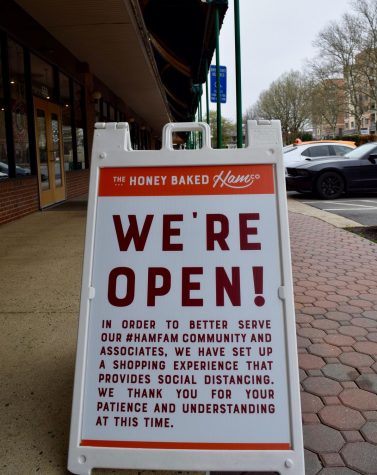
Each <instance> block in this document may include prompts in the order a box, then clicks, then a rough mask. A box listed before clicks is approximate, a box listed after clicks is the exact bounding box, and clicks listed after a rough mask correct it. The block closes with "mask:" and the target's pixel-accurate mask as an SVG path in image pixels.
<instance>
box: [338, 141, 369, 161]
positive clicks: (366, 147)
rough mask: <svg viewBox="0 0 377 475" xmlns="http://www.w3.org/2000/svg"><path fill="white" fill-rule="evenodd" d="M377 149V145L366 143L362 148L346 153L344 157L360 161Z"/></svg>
mask: <svg viewBox="0 0 377 475" xmlns="http://www.w3.org/2000/svg"><path fill="white" fill-rule="evenodd" d="M376 148H377V143H376V142H373V143H366V144H364V145H360V147H357V148H355V149H353V150H351V151H350V152H348V153H346V154H345V155H344V158H352V159H358V158H361V157H363V156H364V155H365V154H366V153H368V152H372V150H374V149H376Z"/></svg>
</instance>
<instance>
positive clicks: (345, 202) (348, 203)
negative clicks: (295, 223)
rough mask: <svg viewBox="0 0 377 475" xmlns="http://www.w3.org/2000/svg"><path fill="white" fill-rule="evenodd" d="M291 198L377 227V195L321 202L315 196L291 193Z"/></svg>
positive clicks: (365, 224) (364, 224)
mask: <svg viewBox="0 0 377 475" xmlns="http://www.w3.org/2000/svg"><path fill="white" fill-rule="evenodd" d="M289 196H290V198H293V199H295V200H297V201H299V202H301V203H304V204H306V205H309V206H312V207H314V208H317V209H320V210H323V211H327V212H328V213H333V214H336V215H338V216H343V217H344V218H348V219H352V220H353V221H356V222H357V223H360V224H361V225H363V226H377V194H376V193H373V194H368V195H363V196H360V195H358V196H352V197H344V198H341V199H337V200H319V199H317V198H315V197H314V196H313V195H303V194H300V193H296V192H289Z"/></svg>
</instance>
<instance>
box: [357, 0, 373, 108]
mask: <svg viewBox="0 0 377 475" xmlns="http://www.w3.org/2000/svg"><path fill="white" fill-rule="evenodd" d="M352 5H353V8H354V10H355V11H356V12H357V14H358V17H359V21H360V24H361V27H362V29H361V37H360V42H361V47H360V49H361V53H360V55H359V57H358V58H357V59H358V63H359V67H360V68H361V70H362V72H363V75H364V86H363V93H364V96H365V97H366V98H369V99H370V101H369V105H370V106H371V107H368V108H369V109H370V108H371V109H376V104H377V2H376V0H355V1H354V2H353V3H352Z"/></svg>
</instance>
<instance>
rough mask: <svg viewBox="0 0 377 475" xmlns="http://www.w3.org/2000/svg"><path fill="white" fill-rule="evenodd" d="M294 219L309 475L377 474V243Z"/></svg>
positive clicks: (292, 230) (306, 219)
mask: <svg viewBox="0 0 377 475" xmlns="http://www.w3.org/2000/svg"><path fill="white" fill-rule="evenodd" d="M289 220H290V233H291V247H292V265H293V279H294V293H295V303H296V321H297V336H298V339H297V340H298V341H297V343H298V352H299V366H300V381H301V388H302V419H303V431H304V446H305V466H306V475H316V474H318V475H352V474H364V475H377V362H376V361H377V244H373V243H371V242H370V241H368V240H366V239H364V238H361V237H359V236H357V235H355V234H352V233H350V232H348V231H345V230H343V229H339V228H336V227H334V226H333V225H331V224H328V223H326V222H324V221H321V220H318V219H317V218H313V217H310V216H304V215H301V214H296V213H290V217H289Z"/></svg>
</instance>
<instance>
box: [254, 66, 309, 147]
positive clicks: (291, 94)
mask: <svg viewBox="0 0 377 475" xmlns="http://www.w3.org/2000/svg"><path fill="white" fill-rule="evenodd" d="M309 89H310V85H309V82H308V80H307V78H306V77H305V76H304V75H303V74H302V73H300V72H298V71H291V72H289V73H286V74H283V75H282V76H281V77H280V78H279V79H277V80H276V81H274V82H273V83H272V84H271V85H270V87H269V89H267V90H266V91H264V92H262V94H261V95H260V96H259V100H258V103H257V104H256V107H257V110H258V116H259V117H260V118H263V119H278V120H280V122H281V128H282V134H283V141H284V143H288V142H289V141H290V139H291V137H297V135H298V134H299V133H300V132H302V131H303V130H304V126H305V125H306V124H307V123H308V121H309V118H310V110H309V107H308V93H309Z"/></svg>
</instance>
